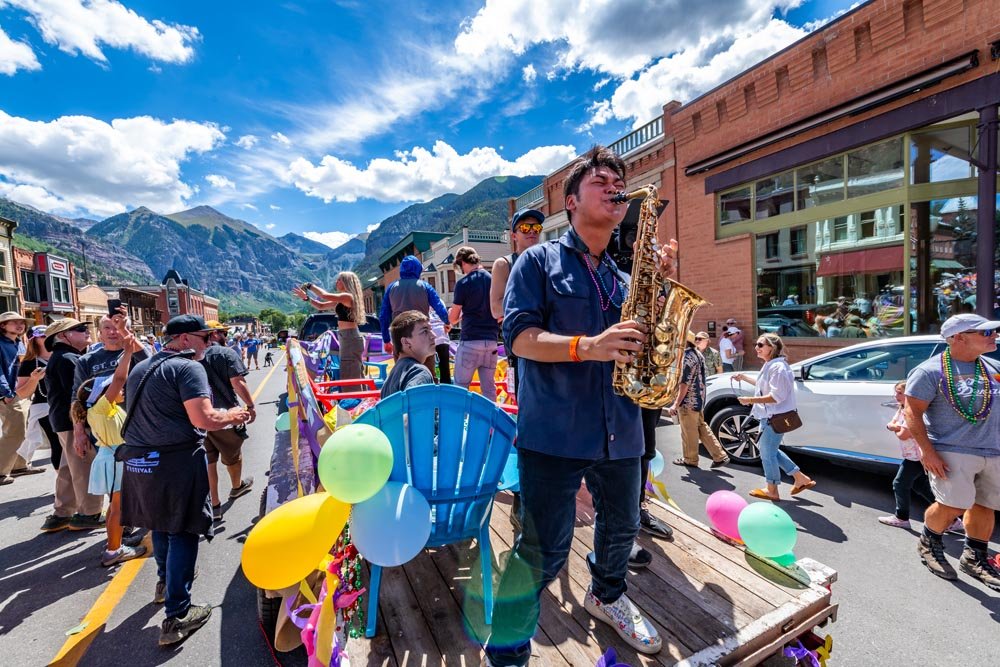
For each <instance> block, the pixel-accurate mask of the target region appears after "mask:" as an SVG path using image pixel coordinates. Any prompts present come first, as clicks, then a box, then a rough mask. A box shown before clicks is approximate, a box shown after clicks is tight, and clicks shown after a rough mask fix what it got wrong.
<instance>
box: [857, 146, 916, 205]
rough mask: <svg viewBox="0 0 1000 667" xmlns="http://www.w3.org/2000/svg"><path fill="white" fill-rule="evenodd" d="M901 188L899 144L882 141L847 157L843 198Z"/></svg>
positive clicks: (901, 163) (900, 149)
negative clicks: (844, 195) (845, 184)
mask: <svg viewBox="0 0 1000 667" xmlns="http://www.w3.org/2000/svg"><path fill="white" fill-rule="evenodd" d="M902 186H903V140H902V138H897V139H891V140H889V141H883V142H882V143H880V144H874V145H872V146H865V147H864V148H860V149H858V150H856V151H852V152H851V153H848V154H847V196H848V197H860V196H862V195H869V194H872V193H874V192H882V191H883V190H892V189H893V188H899V187H902Z"/></svg>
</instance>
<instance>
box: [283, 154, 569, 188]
mask: <svg viewBox="0 0 1000 667" xmlns="http://www.w3.org/2000/svg"><path fill="white" fill-rule="evenodd" d="M575 155H576V149H575V148H574V147H573V146H541V147H539V148H535V149H532V150H530V151H528V152H527V153H525V154H524V155H522V156H521V157H519V158H517V159H516V160H514V161H510V160H506V159H504V158H503V157H501V156H500V154H499V153H497V151H496V150H495V149H494V148H492V147H486V148H473V149H472V150H470V151H469V152H468V153H466V154H464V155H460V154H459V153H458V152H457V151H456V150H455V149H454V148H452V147H451V146H449V145H448V144H447V143H445V142H444V141H437V142H436V143H435V144H434V147H433V148H432V149H431V150H427V149H426V148H423V147H420V146H417V147H414V148H412V149H411V150H409V151H399V152H397V153H396V156H395V159H393V160H389V159H385V158H376V159H374V160H372V161H370V162H369V163H368V165H367V166H365V167H364V168H359V167H357V166H355V165H354V164H353V163H351V162H349V161H347V160H343V159H341V158H338V157H334V156H332V155H327V156H325V157H324V158H323V159H322V160H320V162H319V164H313V163H312V162H310V161H309V160H307V159H305V158H298V159H297V160H295V161H294V162H292V164H291V165H289V168H288V173H287V174H286V178H287V180H288V181H290V182H291V183H293V184H294V185H295V187H297V188H298V189H299V190H301V191H302V192H304V193H305V194H307V195H309V196H310V197H317V198H319V199H322V200H323V201H325V202H331V201H338V202H354V201H357V200H358V199H362V198H367V199H375V200H378V201H383V202H402V201H426V200H428V199H433V198H434V197H437V196H439V195H442V194H444V193H447V192H465V191H466V190H468V189H469V188H471V187H472V186H474V185H475V184H476V183H479V182H480V181H482V180H483V179H485V178H487V177H490V176H497V175H506V176H528V175H532V174H547V173H549V172H550V171H552V170H553V169H555V168H557V167H559V166H561V165H563V164H565V163H566V162H568V161H569V160H571V159H573V157H575Z"/></svg>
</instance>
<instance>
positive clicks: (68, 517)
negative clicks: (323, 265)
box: [42, 317, 104, 533]
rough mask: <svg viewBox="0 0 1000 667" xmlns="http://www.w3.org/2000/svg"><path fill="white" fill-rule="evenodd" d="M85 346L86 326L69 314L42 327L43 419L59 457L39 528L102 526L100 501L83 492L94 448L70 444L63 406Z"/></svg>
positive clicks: (69, 401) (87, 338) (69, 399)
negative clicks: (49, 504)
mask: <svg viewBox="0 0 1000 667" xmlns="http://www.w3.org/2000/svg"><path fill="white" fill-rule="evenodd" d="M89 344H90V328H89V327H88V326H87V325H86V324H84V323H83V322H80V321H79V320H74V319H73V318H71V317H67V318H64V319H61V320H59V321H58V322H55V323H53V324H50V325H49V326H48V328H47V329H45V349H47V350H49V351H51V352H52V356H51V357H49V364H48V366H46V367H45V382H46V384H47V385H48V401H49V423H50V424H51V425H52V430H53V431H55V433H56V436H57V437H58V438H59V444H60V445H62V450H63V451H62V460H61V461H60V462H59V470H58V472H57V473H56V493H55V496H56V498H55V503H54V511H53V513H52V514H51V515H49V516H48V517H46V519H45V523H43V524H42V532H45V533H54V532H56V531H60V530H63V529H66V528H69V529H70V530H93V529H95V528H102V527H103V526H104V521H103V519H102V518H101V508H102V507H103V504H104V499H103V498H102V497H101V496H96V495H94V494H92V493H90V492H89V491H88V488H89V486H90V464H91V463H92V462H93V460H94V456H95V455H96V452H95V451H94V448H93V447H91V446H89V443H88V446H87V447H86V448H84V449H83V453H82V454H81V453H80V452H78V451H77V450H76V449H75V448H74V447H73V420H72V419H70V416H69V406H70V405H71V404H72V402H73V398H74V397H73V377H74V375H75V374H76V362H77V360H78V359H79V358H80V355H81V354H83V353H84V352H86V351H87V346H88V345H89Z"/></svg>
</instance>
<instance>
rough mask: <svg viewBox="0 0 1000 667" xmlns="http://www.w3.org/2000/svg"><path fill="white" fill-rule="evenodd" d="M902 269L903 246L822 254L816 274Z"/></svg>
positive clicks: (833, 274) (822, 275)
mask: <svg viewBox="0 0 1000 667" xmlns="http://www.w3.org/2000/svg"><path fill="white" fill-rule="evenodd" d="M902 270H903V246H890V247H887V248H871V249H868V250H853V251H851V252H842V253H838V254H836V255H823V257H822V258H820V260H819V266H818V267H817V268H816V276H817V277H820V278H822V277H824V276H845V275H850V274H852V273H889V272H890V271H902Z"/></svg>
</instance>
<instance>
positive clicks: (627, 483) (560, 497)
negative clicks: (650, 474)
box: [486, 450, 640, 666]
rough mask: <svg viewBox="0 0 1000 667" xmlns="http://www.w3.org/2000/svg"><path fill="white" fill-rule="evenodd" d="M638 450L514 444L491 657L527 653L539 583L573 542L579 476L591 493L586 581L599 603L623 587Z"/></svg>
mask: <svg viewBox="0 0 1000 667" xmlns="http://www.w3.org/2000/svg"><path fill="white" fill-rule="evenodd" d="M639 461H640V460H639V458H638V457H636V458H629V459H620V460H616V461H612V460H609V459H602V460H600V461H590V460H586V459H567V458H561V457H557V456H549V455H547V454H540V453H538V452H531V451H527V450H518V462H517V467H518V472H519V473H520V481H521V520H522V525H523V526H524V529H523V530H522V531H521V534H520V536H518V538H517V541H516V542H515V543H514V550H513V552H512V553H511V555H510V559H509V560H508V561H507V568H506V569H505V570H504V573H503V577H502V578H501V579H500V585H499V586H498V587H497V591H496V595H495V596H494V597H495V600H496V602H495V603H494V607H493V626H492V634H491V635H490V639H489V641H488V642H487V645H486V653H487V655H489V658H490V661H491V662H492V664H494V665H504V666H506V665H525V664H527V662H528V658H529V657H530V656H531V637H532V636H533V635H534V634H535V628H536V626H537V624H538V615H539V609H540V602H539V598H540V596H541V594H542V592H543V591H544V590H545V587H546V586H548V585H549V583H551V582H552V580H553V579H555V578H556V577H557V576H558V575H559V571H560V570H562V567H563V565H564V564H565V563H566V559H567V557H568V556H569V555H570V550H571V547H572V544H573V527H574V525H575V523H576V494H577V492H578V491H579V489H580V481H581V480H586V481H587V488H588V489H589V491H590V493H591V495H592V496H593V499H594V508H595V510H596V519H595V524H594V554H595V560H594V562H588V565H589V566H590V574H591V582H592V583H591V588H592V591H593V593H594V595H595V596H597V598H598V599H599V600H600V601H601V602H604V603H610V602H614V601H615V600H617V599H618V598H619V597H621V596H622V594H623V593H625V591H626V590H627V588H628V586H627V585H626V583H625V575H626V573H627V569H628V557H629V553H630V552H631V551H632V543H633V542H634V540H635V536H636V534H637V533H638V532H639V468H640V462H639Z"/></svg>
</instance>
